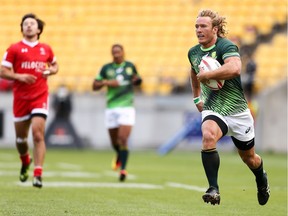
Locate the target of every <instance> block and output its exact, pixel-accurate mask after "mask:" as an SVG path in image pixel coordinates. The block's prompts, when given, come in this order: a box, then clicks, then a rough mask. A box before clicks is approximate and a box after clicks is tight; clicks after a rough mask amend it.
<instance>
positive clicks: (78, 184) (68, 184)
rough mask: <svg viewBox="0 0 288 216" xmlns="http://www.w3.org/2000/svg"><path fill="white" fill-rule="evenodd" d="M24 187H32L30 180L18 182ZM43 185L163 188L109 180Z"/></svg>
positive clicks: (48, 183) (46, 185)
mask: <svg viewBox="0 0 288 216" xmlns="http://www.w3.org/2000/svg"><path fill="white" fill-rule="evenodd" d="M16 184H17V185H19V186H23V187H32V184H31V183H30V182H25V183H21V182H16ZM43 187H45V188H46V187H61V188H63V187H69V188H139V189H150V190H151V189H163V186H161V185H153V184H145V183H109V182H44V183H43Z"/></svg>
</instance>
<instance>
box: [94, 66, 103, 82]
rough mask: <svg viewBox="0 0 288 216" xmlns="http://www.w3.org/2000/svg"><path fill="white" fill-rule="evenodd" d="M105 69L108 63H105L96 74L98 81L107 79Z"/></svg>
mask: <svg viewBox="0 0 288 216" xmlns="http://www.w3.org/2000/svg"><path fill="white" fill-rule="evenodd" d="M105 71H106V65H104V66H103V67H102V68H101V69H100V71H99V73H98V74H97V75H96V77H95V80H98V81H101V80H104V79H105V77H106V76H105Z"/></svg>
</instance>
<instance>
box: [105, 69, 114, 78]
mask: <svg viewBox="0 0 288 216" xmlns="http://www.w3.org/2000/svg"><path fill="white" fill-rule="evenodd" d="M114 74H115V72H114V70H108V71H107V76H108V77H111V78H113V77H114Z"/></svg>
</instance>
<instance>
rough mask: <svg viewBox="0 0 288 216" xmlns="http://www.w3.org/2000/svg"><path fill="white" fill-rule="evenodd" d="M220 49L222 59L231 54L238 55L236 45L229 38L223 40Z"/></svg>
mask: <svg viewBox="0 0 288 216" xmlns="http://www.w3.org/2000/svg"><path fill="white" fill-rule="evenodd" d="M222 50H223V53H222V55H221V58H222V59H223V61H224V60H225V59H226V58H229V57H231V56H237V57H240V54H239V49H238V47H237V46H236V45H235V44H234V43H232V42H231V41H229V40H225V43H223V45H222Z"/></svg>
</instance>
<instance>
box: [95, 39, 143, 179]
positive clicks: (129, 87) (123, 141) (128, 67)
mask: <svg viewBox="0 0 288 216" xmlns="http://www.w3.org/2000/svg"><path fill="white" fill-rule="evenodd" d="M112 56H113V62H111V63H108V64H105V65H104V66H103V67H102V68H101V70H100V73H99V74H98V76H97V77H96V78H95V80H94V82H93V90H94V91H96V90H100V89H101V88H102V87H103V86H107V87H108V89H107V96H106V98H107V109H106V111H105V123H106V127H107V128H108V130H109V135H110V139H111V143H112V146H113V148H114V150H115V151H116V158H115V160H113V161H112V168H113V169H114V170H117V169H119V168H120V176H119V180H120V181H124V180H125V179H126V176H127V171H126V165H127V160H128V154H129V150H128V138H129V135H130V133H131V130H132V126H133V125H134V124H135V108H134V105H133V99H134V91H133V88H134V87H133V86H135V85H140V84H141V82H142V79H141V77H140V76H139V74H138V72H137V70H136V67H135V65H134V64H133V63H131V62H129V61H125V59H124V49H123V46H122V45H120V44H114V45H113V46H112Z"/></svg>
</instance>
